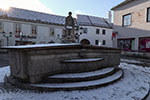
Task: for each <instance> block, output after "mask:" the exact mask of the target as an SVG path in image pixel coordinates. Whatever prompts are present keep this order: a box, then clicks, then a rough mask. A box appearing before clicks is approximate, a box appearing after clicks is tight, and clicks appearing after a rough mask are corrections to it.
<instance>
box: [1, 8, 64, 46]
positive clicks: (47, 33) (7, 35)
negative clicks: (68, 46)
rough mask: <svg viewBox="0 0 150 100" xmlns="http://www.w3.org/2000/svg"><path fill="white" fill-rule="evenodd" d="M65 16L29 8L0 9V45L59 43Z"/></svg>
mask: <svg viewBox="0 0 150 100" xmlns="http://www.w3.org/2000/svg"><path fill="white" fill-rule="evenodd" d="M64 25H65V17H63V16H57V15H50V14H45V13H41V12H35V11H30V10H24V9H18V8H10V9H9V10H8V11H4V10H2V9H1V10H0V46H7V45H8V46H12V45H27V44H45V43H59V42H61V36H62V33H63V31H64V29H65V27H64Z"/></svg>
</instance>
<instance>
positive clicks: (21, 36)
mask: <svg viewBox="0 0 150 100" xmlns="http://www.w3.org/2000/svg"><path fill="white" fill-rule="evenodd" d="M19 36H20V45H22V44H23V43H22V39H23V33H22V32H20V33H19Z"/></svg>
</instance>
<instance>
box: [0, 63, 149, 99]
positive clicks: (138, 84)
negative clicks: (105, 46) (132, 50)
mask: <svg viewBox="0 0 150 100" xmlns="http://www.w3.org/2000/svg"><path fill="white" fill-rule="evenodd" d="M120 67H121V68H122V69H123V70H124V77H123V78H122V79H121V80H120V81H118V82H117V83H114V84H112V85H109V86H106V87H102V88H98V89H93V90H86V91H71V92H63V91H60V92H50V93H48V92H44V93H37V92H34V91H25V90H20V89H18V90H17V91H15V92H14V91H11V90H10V91H7V90H5V89H2V87H0V88H1V89H0V100H141V98H143V97H144V96H145V95H146V93H147V92H148V90H149V85H150V68H148V67H142V66H137V65H134V64H128V63H125V62H122V63H121V64H120ZM8 73H9V67H4V68H0V82H3V77H4V76H5V74H8Z"/></svg>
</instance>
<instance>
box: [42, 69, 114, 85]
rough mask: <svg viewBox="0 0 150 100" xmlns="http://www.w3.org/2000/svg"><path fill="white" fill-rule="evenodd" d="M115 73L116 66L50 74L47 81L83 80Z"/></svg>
mask: <svg viewBox="0 0 150 100" xmlns="http://www.w3.org/2000/svg"><path fill="white" fill-rule="evenodd" d="M114 73H115V68H113V67H111V68H103V69H99V70H96V71H91V72H83V73H73V74H58V75H53V76H48V77H47V78H46V79H44V80H46V81H45V82H48V83H66V82H81V81H89V80H95V79H100V78H104V77H107V76H109V75H112V74H114Z"/></svg>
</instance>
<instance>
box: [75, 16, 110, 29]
mask: <svg viewBox="0 0 150 100" xmlns="http://www.w3.org/2000/svg"><path fill="white" fill-rule="evenodd" d="M77 24H78V25H83V26H98V27H104V28H112V27H111V24H110V23H108V22H107V20H106V19H104V18H101V17H95V16H88V15H77Z"/></svg>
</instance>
